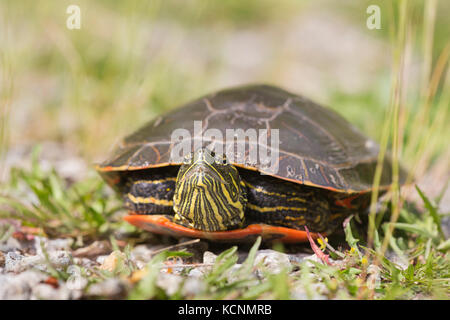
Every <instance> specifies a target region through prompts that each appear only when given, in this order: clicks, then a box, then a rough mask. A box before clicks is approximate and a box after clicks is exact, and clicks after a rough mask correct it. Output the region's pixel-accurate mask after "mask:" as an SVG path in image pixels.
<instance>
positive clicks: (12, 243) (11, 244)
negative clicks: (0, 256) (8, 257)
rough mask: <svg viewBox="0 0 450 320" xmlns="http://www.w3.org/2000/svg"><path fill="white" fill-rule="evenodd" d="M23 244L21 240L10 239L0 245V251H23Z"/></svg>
mask: <svg viewBox="0 0 450 320" xmlns="http://www.w3.org/2000/svg"><path fill="white" fill-rule="evenodd" d="M21 249H22V244H21V243H20V242H19V240H17V239H15V238H13V237H9V238H8V239H7V240H6V241H5V242H3V243H0V251H3V252H9V251H14V250H21Z"/></svg>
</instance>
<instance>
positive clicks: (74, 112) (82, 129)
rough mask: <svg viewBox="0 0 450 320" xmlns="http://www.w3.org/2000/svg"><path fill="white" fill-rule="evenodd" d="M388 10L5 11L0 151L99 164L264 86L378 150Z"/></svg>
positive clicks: (387, 64) (276, 4)
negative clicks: (151, 127)
mask: <svg viewBox="0 0 450 320" xmlns="http://www.w3.org/2000/svg"><path fill="white" fill-rule="evenodd" d="M412 2H414V3H415V5H414V9H413V19H412V23H413V25H412V29H413V31H414V34H413V37H414V40H417V43H418V45H417V46H415V47H413V50H412V55H411V57H410V59H411V64H410V65H411V66H412V67H411V68H409V69H408V70H407V72H408V74H407V79H408V80H409V81H410V83H411V86H412V88H413V89H412V90H410V92H412V95H411V97H410V100H409V101H411V102H412V103H411V105H410V106H409V108H410V109H409V110H410V112H411V113H414V112H416V110H417V109H418V108H420V105H419V104H418V103H415V101H416V100H418V92H419V91H420V89H419V86H418V85H417V89H416V90H415V89H414V86H415V85H416V84H415V80H418V79H420V72H421V63H422V60H423V57H422V56H421V51H420V43H421V42H422V38H423V37H424V32H423V25H422V24H423V17H422V15H423V12H422V11H423V1H412ZM391 3H392V1H375V0H372V1H339V2H337V1H332V0H328V1H324V0H320V1H318V0H314V1H300V0H282V1H271V0H249V1H240V0H228V1H207V0H188V1H181V0H180V1H176V0H171V1H167V0H166V1H158V0H152V1H137V0H131V1H130V0H129V1H87V0H86V1H81V0H70V1H13V0H11V1H10V0H2V1H1V2H0V58H1V59H0V68H1V73H0V76H1V78H0V80H1V87H0V88H1V95H0V99H1V101H0V105H1V108H2V109H1V117H2V118H1V140H2V151H3V153H2V154H3V155H4V154H6V151H7V150H10V149H11V148H14V147H16V146H20V145H27V146H28V145H34V144H36V143H39V142H43V141H56V142H59V143H62V144H63V145H65V146H66V147H67V148H68V149H70V150H72V151H73V152H74V153H76V154H78V155H80V156H81V157H83V158H84V159H86V161H87V162H88V163H93V162H98V161H101V160H103V159H104V158H105V156H106V154H107V153H108V152H109V151H110V150H111V149H112V147H113V146H114V144H115V143H117V142H118V141H119V139H120V138H121V137H123V136H124V135H125V134H128V133H130V132H131V131H133V130H135V129H136V128H137V127H138V126H139V125H141V124H143V123H145V122H146V121H148V120H150V119H151V118H152V117H154V116H155V115H156V114H158V113H161V112H163V111H165V110H168V109H171V108H174V107H176V106H178V105H179V104H182V103H185V102H187V101H188V100H190V99H194V98H197V97H199V96H201V95H203V94H206V93H209V92H211V91H214V90H217V89H221V88H224V87H228V86H235V85H239V84H246V83H255V82H258V83H259V82H265V83H270V84H274V85H278V86H281V87H284V88H286V89H289V90H291V91H293V92H296V93H299V94H303V95H305V96H307V97H309V98H311V99H313V100H315V101H317V102H319V103H322V104H325V105H327V106H329V107H331V108H334V109H335V110H337V111H338V112H339V113H340V114H341V115H343V116H344V117H346V118H347V119H349V120H350V121H351V122H352V123H354V124H355V125H356V126H357V127H359V128H360V129H361V130H362V131H363V132H365V133H366V134H367V135H369V136H371V137H373V138H375V139H376V140H379V138H380V134H381V129H382V123H383V121H384V119H385V111H386V110H387V108H388V105H389V94H390V87H391V77H392V74H391V70H392V61H391V43H390V31H389V30H390V27H389V19H391V17H395V16H396V15H397V13H396V12H395V11H393V9H392V7H391ZM71 4H76V5H78V6H79V7H80V8H81V29H79V30H70V29H68V28H67V27H66V20H67V18H68V17H69V14H67V13H66V9H67V7H68V6H69V5H71ZM371 4H376V5H379V6H380V8H381V27H382V28H381V30H369V29H368V28H367V26H366V20H367V18H368V16H369V14H367V13H366V9H367V7H368V6H369V5H371ZM449 13H450V1H440V2H439V3H438V8H437V10H436V17H435V21H436V27H435V30H434V35H433V37H432V42H431V43H432V47H433V53H432V56H433V61H434V62H435V61H436V60H437V59H438V56H439V54H440V52H442V50H444V48H445V46H446V45H447V44H448V41H449V39H450V31H449V30H450V28H449V25H448V16H449ZM417 82H419V81H417ZM441 90H443V89H442V88H441V87H439V90H438V94H439V92H440V91H441ZM447 116H448V113H447ZM447 119H448V118H447ZM447 128H448V126H447ZM411 130H413V131H414V130H417V128H414V127H410V126H407V127H406V137H405V139H407V138H408V132H409V131H411ZM447 133H448V131H446V132H440V135H441V136H442V135H443V136H444V138H442V137H441V138H439V141H437V148H436V152H434V153H433V157H434V158H436V157H439V156H442V155H444V156H448V151H447V153H446V149H447V147H448V136H447V138H445V135H446V134H447ZM433 157H432V158H433ZM402 160H403V161H406V162H408V159H407V158H406V159H402Z"/></svg>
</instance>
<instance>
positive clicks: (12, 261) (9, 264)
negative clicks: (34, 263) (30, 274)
mask: <svg viewBox="0 0 450 320" xmlns="http://www.w3.org/2000/svg"><path fill="white" fill-rule="evenodd" d="M24 258H25V256H23V255H21V254H19V253H16V252H8V253H7V254H6V258H5V271H6V272H14V273H19V272H23V271H25V270H27V269H28V267H29V266H28V265H27V263H26V262H25V261H24Z"/></svg>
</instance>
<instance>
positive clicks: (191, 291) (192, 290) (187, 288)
mask: <svg viewBox="0 0 450 320" xmlns="http://www.w3.org/2000/svg"><path fill="white" fill-rule="evenodd" d="M193 270H196V269H193ZM193 270H192V271H193ZM192 271H191V272H192ZM190 274H191V273H189V275H190ZM205 289H206V284H205V283H204V282H203V281H202V280H200V279H199V278H198V277H191V276H190V277H188V278H187V279H186V281H185V282H184V285H183V288H182V289H181V292H182V294H183V295H185V296H195V295H198V294H201V293H203V292H204V291H205Z"/></svg>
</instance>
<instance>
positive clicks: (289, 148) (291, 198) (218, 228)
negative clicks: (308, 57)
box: [97, 85, 404, 242]
mask: <svg viewBox="0 0 450 320" xmlns="http://www.w3.org/2000/svg"><path fill="white" fill-rule="evenodd" d="M194 121H199V122H197V128H195V126H196V124H195V122H194ZM199 123H200V125H198V124H199ZM177 129H178V130H182V132H184V133H187V134H188V135H187V138H185V140H184V142H186V139H187V142H192V143H191V144H190V145H189V152H192V153H189V155H188V156H186V157H184V158H181V159H176V160H174V157H173V151H174V148H175V147H176V146H178V144H177V141H176V140H174V135H173V133H174V132H176V130H177ZM208 129H215V131H213V134H211V131H208ZM227 129H228V130H230V129H234V131H233V132H234V135H235V136H236V132H239V133H241V134H242V133H243V132H244V138H243V139H241V140H240V141H234V142H236V143H237V144H238V143H241V144H242V145H244V148H243V149H242V148H241V149H240V150H241V151H239V150H238V149H239V147H236V146H235V145H232V144H231V145H232V148H231V149H229V148H228V149H227V146H229V145H228V144H226V143H227V142H228V140H227V142H225V141H224V140H220V139H218V138H217V136H218V135H220V134H222V135H223V137H225V136H226V133H228V132H229V131H227ZM249 129H251V130H256V132H263V133H264V131H258V130H266V131H265V132H266V133H267V132H269V133H268V134H267V135H266V138H267V137H268V136H270V135H271V133H270V132H275V131H271V130H273V129H278V132H277V135H278V140H279V141H278V143H279V146H278V149H277V150H275V149H274V148H272V145H270V146H269V145H268V143H266V141H265V140H264V139H263V140H261V139H258V140H255V139H251V138H252V137H251V136H252V133H254V132H255V131H251V130H250V131H248V130H249ZM239 130H240V131H239ZM208 132H209V134H208ZM235 136H232V137H235ZM233 139H234V138H233ZM236 139H237V140H239V138H238V137H236ZM206 145H208V146H206ZM211 145H213V146H222V149H225V150H227V151H224V153H225V154H227V155H230V150H231V155H236V157H234V158H236V159H238V158H239V159H241V160H242V159H243V161H234V160H230V161H227V157H226V155H222V154H216V153H215V152H214V151H213V150H212V148H211ZM255 148H256V149H257V148H263V149H265V150H266V151H267V150H269V149H270V150H269V151H271V152H273V153H275V154H277V158H276V166H277V171H275V172H274V171H270V172H268V171H267V169H266V168H267V165H263V164H262V162H261V161H259V158H258V159H257V161H253V160H254V159H253V160H252V159H250V156H251V155H254V154H255V153H254V152H253V153H252V151H254V150H255ZM378 149H379V147H378V145H377V144H376V143H375V142H374V141H373V140H371V139H369V138H367V137H366V136H364V135H363V134H362V133H361V132H360V131H359V130H357V129H356V128H355V127H354V126H353V125H351V124H350V123H349V122H348V121H346V120H345V119H344V118H343V117H341V116H340V115H338V114H337V113H336V112H334V111H332V110H330V109H327V108H324V107H322V106H320V105H318V104H316V103H314V102H312V101H310V100H308V99H306V98H304V97H302V96H298V95H295V94H293V93H290V92H288V91H285V90H283V89H280V88H277V87H273V86H268V85H249V86H243V87H237V88H231V89H226V90H222V91H218V92H215V93H212V94H209V95H207V96H204V97H202V98H199V99H197V100H195V101H193V102H191V103H188V104H186V105H184V106H182V107H181V108H178V109H175V110H172V111H170V112H168V113H166V114H165V115H163V116H159V117H157V118H156V119H154V120H152V121H150V122H149V123H147V124H146V125H145V126H143V127H142V128H141V129H139V130H137V131H136V132H135V133H133V134H131V135H129V136H127V137H125V139H124V140H123V141H122V142H121V144H120V145H119V146H118V148H117V149H116V150H115V152H114V153H113V155H112V156H111V157H110V159H109V160H107V161H105V162H104V163H102V164H100V165H98V166H97V170H98V171H99V173H100V175H101V176H102V177H103V178H104V179H105V180H106V182H107V183H108V184H109V185H111V186H112V187H113V188H114V189H115V190H116V191H118V192H119V193H121V194H123V197H124V202H125V206H126V208H127V209H128V210H129V213H130V214H129V215H128V216H127V217H125V219H126V220H127V221H128V222H130V223H131V224H133V225H136V226H138V227H141V228H143V229H146V230H149V231H151V232H155V233H160V234H168V235H171V236H178V237H180V236H184V237H195V238H205V239H210V240H217V241H220V240H225V241H251V240H253V239H254V238H255V237H256V236H258V235H261V236H262V237H263V239H266V240H274V239H278V240H280V241H283V242H302V241H306V239H307V238H306V232H305V228H304V226H307V227H308V229H309V230H310V231H311V232H313V236H314V235H315V236H317V234H314V233H319V232H320V233H323V234H330V233H332V232H333V231H334V230H335V228H336V227H337V226H339V225H340V223H342V221H343V220H344V219H345V218H346V217H347V216H349V215H350V214H351V213H355V212H357V211H362V210H364V209H366V208H367V207H368V204H369V201H370V193H371V188H372V181H373V177H374V172H375V167H376V162H377V156H378ZM242 150H244V152H243V153H242ZM275 151H276V152H275ZM239 152H241V153H240V154H238V153H239ZM237 155H240V157H239V156H237ZM232 158H233V157H232ZM250 160H252V161H250ZM391 167H392V165H391V161H390V159H389V158H388V157H386V158H385V159H384V165H383V171H382V175H381V190H386V189H387V188H388V187H389V185H390V181H391ZM403 176H404V173H403V172H401V179H400V180H401V182H403V180H404V178H403Z"/></svg>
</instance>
